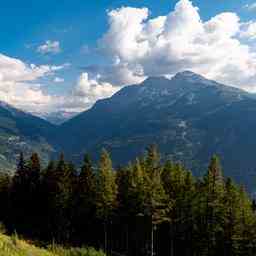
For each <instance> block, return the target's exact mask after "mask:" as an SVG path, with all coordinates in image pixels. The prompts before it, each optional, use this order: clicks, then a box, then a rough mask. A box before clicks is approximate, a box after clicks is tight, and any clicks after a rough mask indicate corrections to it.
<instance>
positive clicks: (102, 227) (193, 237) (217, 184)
mask: <svg viewBox="0 0 256 256" xmlns="http://www.w3.org/2000/svg"><path fill="white" fill-rule="evenodd" d="M0 205H1V211H0V221H1V222H3V223H4V224H5V226H6V227H7V230H8V231H9V232H17V233H19V234H22V235H24V236H25V237H28V238H32V239H36V240H40V241H44V242H51V241H54V242H56V243H60V244H66V245H75V246H80V245H88V246H94V247H96V248H101V249H103V250H104V251H105V252H106V254H107V255H115V253H118V255H132V256H136V255H138V256H140V255H143V256H145V255H152V256H153V255H171V256H176V255H184V256H204V255H207V256H211V255H225V256H232V255H255V254H256V215H255V209H256V207H255V203H254V201H253V200H252V199H251V198H250V197H249V196H248V194H247V193H246V190H245V188H244V187H242V186H238V185H237V184H235V183H234V181H232V179H230V178H225V177H224V176H223V173H222V169H221V165H220V162H219V158H218V157H217V156H213V157H212V159H211V161H210V163H209V167H208V170H206V173H205V175H204V177H200V178H198V177H194V176H193V175H192V173H191V172H190V171H188V170H186V169H185V168H184V167H183V166H182V165H181V164H179V163H173V162H172V161H169V160H167V161H163V160H161V157H160V154H159V152H158V151H157V148H156V146H150V147H149V148H148V149H147V150H146V153H145V155H143V156H140V157H138V158H137V159H136V160H135V161H134V162H131V163H129V164H127V165H126V166H122V167H117V168H115V169H114V168H113V165H112V161H111V158H110V155H109V153H108V152H107V151H106V150H102V153H101V155H100V159H99V161H98V163H96V164H94V163H92V161H91V159H90V157H89V156H88V155H85V157H84V160H83V163H82V166H81V168H76V167H75V166H74V165H73V164H72V163H70V162H68V161H66V160H65V158H64V155H63V154H62V155H61V156H60V157H59V159H58V160H57V161H50V162H49V163H48V165H47V166H46V167H42V166H41V163H40V158H39V156H38V155H37V154H36V153H34V154H32V155H31V157H30V158H29V159H24V156H23V154H21V155H20V159H19V161H18V164H17V170H16V173H15V175H13V176H9V175H7V174H1V175H0Z"/></svg>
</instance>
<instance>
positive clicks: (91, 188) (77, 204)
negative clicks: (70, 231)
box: [73, 154, 96, 241]
mask: <svg viewBox="0 0 256 256" xmlns="http://www.w3.org/2000/svg"><path fill="white" fill-rule="evenodd" d="M95 200H96V177H95V174H94V172H93V166H92V162H91V159H90V157H89V155H87V154H86V155H85V157H84V161H83V165H82V167H81V170H80V173H79V176H78V181H77V184H76V190H75V193H74V198H73V205H74V206H73V209H74V217H73V218H74V223H75V227H76V229H77V232H78V235H79V236H86V239H87V241H89V240H90V237H91V235H92V234H90V233H89V232H88V234H87V231H89V230H91V229H92V228H93V223H92V222H93V218H94V215H95V210H96V206H95Z"/></svg>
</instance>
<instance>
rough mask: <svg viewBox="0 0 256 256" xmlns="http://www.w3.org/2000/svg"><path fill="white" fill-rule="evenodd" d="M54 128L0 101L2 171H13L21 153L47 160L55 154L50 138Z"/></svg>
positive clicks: (0, 157)
mask: <svg viewBox="0 0 256 256" xmlns="http://www.w3.org/2000/svg"><path fill="white" fill-rule="evenodd" d="M53 129H54V126H53V125H51V124H50V123H48V122H46V121H45V120H43V119H41V118H38V117H35V116H33V115H31V114H28V113H25V112H23V111H21V110H18V109H16V108H14V107H12V106H10V105H9V104H7V103H4V102H1V101H0V171H13V170H14V167H15V165H16V160H17V157H18V155H19V153H20V152H21V151H23V152H24V153H25V154H26V155H28V154H30V153H31V152H34V151H35V152H38V153H39V154H40V155H41V157H42V159H43V160H45V161H46V160H47V159H48V158H49V156H50V155H51V154H52V153H53V152H54V149H53V147H52V146H51V145H50V143H49V142H48V139H47V138H48V137H49V135H50V133H51V132H52V130H53Z"/></svg>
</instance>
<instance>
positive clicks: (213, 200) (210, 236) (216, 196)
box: [201, 156, 225, 255]
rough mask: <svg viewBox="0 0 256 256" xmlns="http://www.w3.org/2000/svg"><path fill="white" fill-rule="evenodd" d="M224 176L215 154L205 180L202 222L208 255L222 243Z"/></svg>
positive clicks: (213, 252) (212, 253) (213, 253)
mask: <svg viewBox="0 0 256 256" xmlns="http://www.w3.org/2000/svg"><path fill="white" fill-rule="evenodd" d="M224 188H225V183H224V178H223V176H222V169H221V166H220V162H219V158H218V157H217V156H213V157H212V159H211V161H210V165H209V167H208V172H207V175H206V176H205V177H204V182H203V191H202V196H203V204H204V205H203V212H202V213H201V214H202V217H203V218H204V221H203V222H202V224H203V226H204V227H205V234H204V235H203V236H204V237H205V238H206V241H205V248H204V249H205V252H206V255H215V254H216V250H218V246H219V244H221V243H222V238H223V233H224V230H223V227H222V225H221V223H223V221H224V208H225V207H224V201H223V199H224Z"/></svg>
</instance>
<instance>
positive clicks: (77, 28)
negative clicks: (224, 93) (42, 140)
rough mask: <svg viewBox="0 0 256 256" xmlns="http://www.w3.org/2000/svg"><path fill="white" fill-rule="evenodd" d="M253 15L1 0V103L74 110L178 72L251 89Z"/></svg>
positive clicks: (184, 5)
mask: <svg viewBox="0 0 256 256" xmlns="http://www.w3.org/2000/svg"><path fill="white" fill-rule="evenodd" d="M255 17H256V1H255V0H229V1H223V0H216V1H212V0H194V1H189V0H179V1H174V0H158V1H156V0H140V1H134V0H112V1H111V0H94V1H85V0H72V1H71V0H62V1H59V0H44V1H36V0H26V1H24V0H23V1H21V0H9V1H2V2H1V5H0V31H1V40H0V101H5V102H7V103H9V104H12V105H14V106H15V107H17V108H20V109H23V110H25V111H28V112H31V113H35V114H38V115H43V114H45V113H48V112H57V111H65V112H68V113H75V112H80V111H83V110H86V109H88V108H90V107H91V106H92V105H93V104H94V103H95V102H96V101H97V100H98V99H102V98H106V97H110V96H111V95H113V94H114V93H115V92H117V91H118V90H120V89H121V88H123V87H124V86H127V85H130V84H137V83H140V82H142V81H143V80H144V79H146V78H147V77H149V76H172V75H174V74H175V73H177V72H180V71H183V70H191V71H194V72H197V73H199V74H201V75H204V76H206V77H207V78H209V79H214V80H216V81H218V82H222V83H225V84H228V85H232V86H236V87H238V88H241V89H245V90H247V91H249V92H256V19H255Z"/></svg>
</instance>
